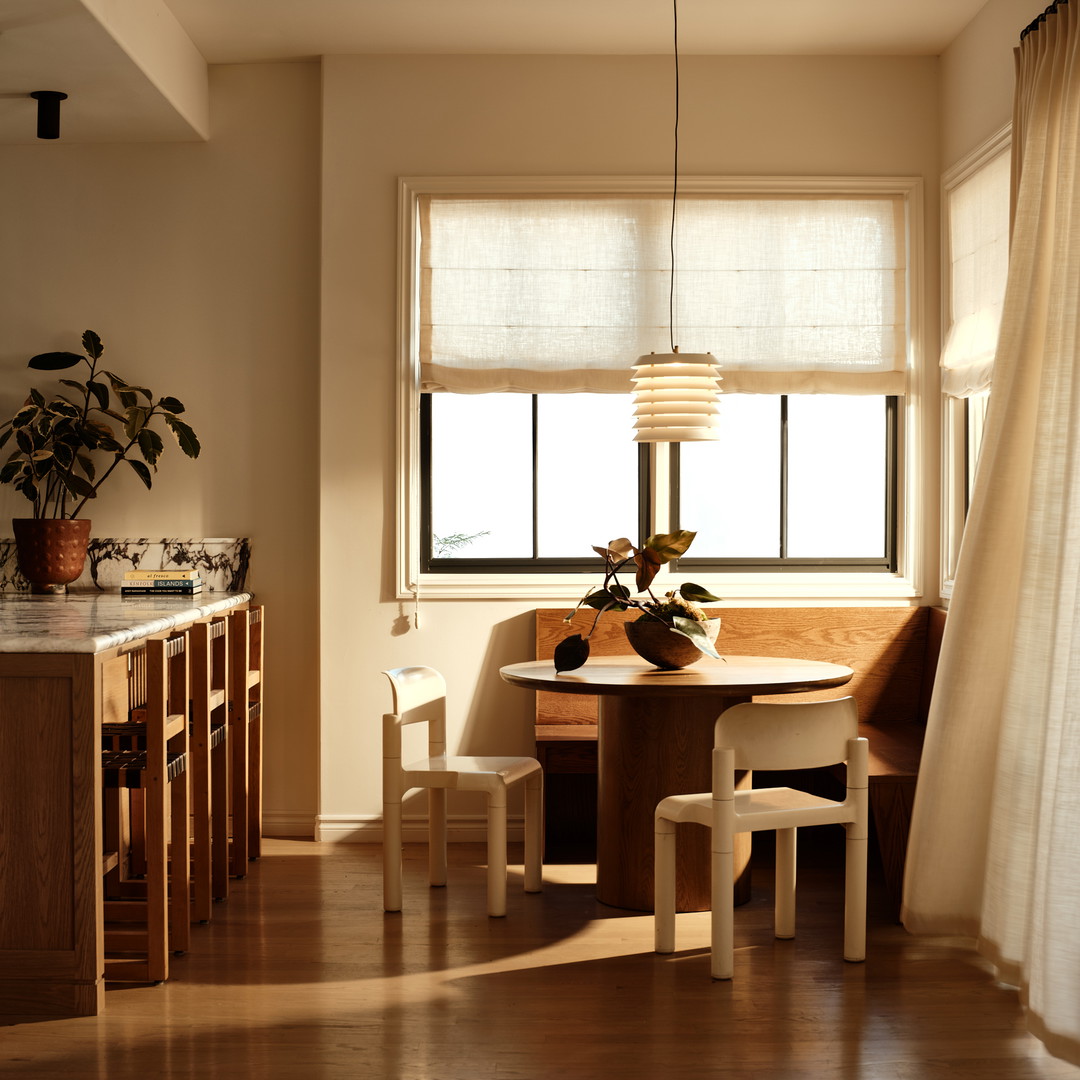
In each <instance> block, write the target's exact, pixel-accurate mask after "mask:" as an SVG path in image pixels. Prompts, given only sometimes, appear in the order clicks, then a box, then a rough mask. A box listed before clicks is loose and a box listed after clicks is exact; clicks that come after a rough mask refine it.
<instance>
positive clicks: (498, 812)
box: [487, 787, 506, 918]
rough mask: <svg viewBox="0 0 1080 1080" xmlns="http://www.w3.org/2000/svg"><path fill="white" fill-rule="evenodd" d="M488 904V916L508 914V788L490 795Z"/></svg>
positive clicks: (500, 789) (502, 788)
mask: <svg viewBox="0 0 1080 1080" xmlns="http://www.w3.org/2000/svg"><path fill="white" fill-rule="evenodd" d="M487 862H488V868H487V902H488V914H489V915H491V916H492V917H494V918H501V917H502V916H503V915H505V914H506V788H505V787H500V788H498V789H496V790H495V791H492V792H490V793H489V795H488V821H487Z"/></svg>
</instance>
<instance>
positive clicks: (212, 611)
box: [0, 590, 252, 653]
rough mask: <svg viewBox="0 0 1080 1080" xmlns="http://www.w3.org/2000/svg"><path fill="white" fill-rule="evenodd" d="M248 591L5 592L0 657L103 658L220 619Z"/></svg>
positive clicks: (1, 606) (248, 596) (1, 597)
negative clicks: (132, 644)
mask: <svg viewBox="0 0 1080 1080" xmlns="http://www.w3.org/2000/svg"><path fill="white" fill-rule="evenodd" d="M251 598H252V594H251V593H248V592H242V593H215V592H207V593H203V594H202V595H201V596H196V597H191V596H165V597H157V596H123V597H122V596H121V595H120V593H119V592H118V591H113V592H99V591H97V590H93V591H90V590H87V591H85V592H83V591H78V592H68V593H66V594H64V595H58V596H51V595H44V596H38V595H34V594H31V593H22V592H20V593H13V592H4V593H0V653H98V652H104V651H105V650H106V649H113V648H116V646H118V645H124V644H126V643H127V642H129V641H139V640H140V639H142V638H145V637H148V636H149V635H151V634H160V633H162V632H163V631H167V630H171V629H172V628H173V627H174V626H178V625H180V624H182V623H189V622H193V621H194V620H196V619H200V618H203V617H205V616H207V615H217V614H220V613H221V612H223V611H228V609H229V608H232V607H236V606H237V605H238V604H242V603H244V602H245V601H247V600H250V599H251Z"/></svg>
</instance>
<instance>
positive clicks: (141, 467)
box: [127, 458, 154, 489]
mask: <svg viewBox="0 0 1080 1080" xmlns="http://www.w3.org/2000/svg"><path fill="white" fill-rule="evenodd" d="M127 463H128V464H129V465H130V466H131V467H132V469H134V470H135V475H136V476H137V477H138V478H139V479H140V480H141V481H142V482H143V483H144V484H145V485H146V487H147V488H148V489H149V488H151V487H152V486H153V483H154V478H153V477H152V476H151V475H150V470H149V469H148V468H147V467H146V465H145V464H144V463H143V462H141V461H133V460H132V459H131V458H128V459H127Z"/></svg>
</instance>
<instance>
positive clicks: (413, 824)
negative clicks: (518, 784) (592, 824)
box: [315, 814, 525, 844]
mask: <svg viewBox="0 0 1080 1080" xmlns="http://www.w3.org/2000/svg"><path fill="white" fill-rule="evenodd" d="M401 832H402V838H403V840H404V841H405V843H406V844H426V843H427V838H428V826H427V818H426V817H425V816H423V815H419V814H417V815H412V816H409V817H406V818H405V820H404V822H403V823H402V830H401ZM446 834H447V839H448V840H449V841H450V843H452V844H478V843H483V842H484V841H485V840H486V839H487V818H486V817H485V816H484V815H483V814H458V815H451V816H450V818H449V819H448V820H447V823H446ZM506 837H507V839H508V840H510V841H517V842H520V841H523V840H524V839H525V828H524V819H523V818H522V817H521V816H520V815H519V816H517V817H511V818H509V819H508V820H507V823H506ZM315 839H316V840H325V841H329V842H331V843H343V844H381V843H382V840H383V822H382V817H381V816H379V815H374V814H371V815H366V816H357V815H354V814H319V815H318V816H317V817H316V819H315Z"/></svg>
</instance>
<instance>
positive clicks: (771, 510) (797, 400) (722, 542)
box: [672, 394, 898, 570]
mask: <svg viewBox="0 0 1080 1080" xmlns="http://www.w3.org/2000/svg"><path fill="white" fill-rule="evenodd" d="M897 411H898V410H897V399H896V398H882V397H876V396H875V397H863V396H856V397H846V396H842V395H826V394H821V395H814V394H801V395H790V396H789V395H784V396H780V397H775V396H764V395H745V396H744V395H739V396H737V397H734V396H733V397H730V398H728V399H726V400H725V401H724V402H723V422H722V427H721V436H720V439H719V440H718V441H716V442H700V443H685V444H683V445H680V446H678V447H677V449H676V451H675V453H674V454H673V455H672V457H673V476H672V490H673V491H675V492H676V493H677V494H676V500H675V503H676V510H675V513H674V515H673V519H674V522H675V524H676V525H680V526H681V525H685V526H686V527H687V528H690V527H693V528H694V529H695V530H696V531H697V533H698V535H697V537H695V539H694V546H693V548H692V549H691V551H690V553H689V555H688V557H686V558H684V559H683V560H682V565H683V566H684V567H686V568H690V567H714V568H717V569H724V568H726V567H742V566H758V567H772V568H775V569H781V568H794V567H801V568H810V567H815V566H816V567H822V568H835V567H840V566H843V567H847V568H851V569H855V568H859V569H878V570H886V569H892V568H894V554H895V538H894V534H893V518H892V508H893V507H894V506H895V503H896V500H895V492H896V471H895V467H894V465H895V450H896V418H897ZM838 491H842V492H843V497H842V498H837V492H838ZM703 492H704V493H707V497H705V498H703V497H702V493H703Z"/></svg>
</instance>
